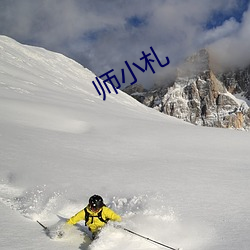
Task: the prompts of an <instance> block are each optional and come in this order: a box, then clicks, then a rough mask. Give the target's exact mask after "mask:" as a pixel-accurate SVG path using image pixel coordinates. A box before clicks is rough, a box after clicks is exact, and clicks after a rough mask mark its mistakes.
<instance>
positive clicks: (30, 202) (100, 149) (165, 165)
mask: <svg viewBox="0 0 250 250" xmlns="http://www.w3.org/2000/svg"><path fill="white" fill-rule="evenodd" d="M94 78H95V75H94V74H93V73H91V72H90V71H89V70H87V69H85V68H83V67H82V66H81V65H79V64H77V63H76V62H74V61H72V60H70V59H68V58H66V57H64V56H62V55H60V54H56V53H53V52H49V51H46V50H44V49H41V48H36V47H29V46H24V45H21V44H19V43H17V42H16V41H14V40H12V39H10V38H7V37H4V36H0V156H1V163H0V212H1V215H2V218H1V224H0V229H1V236H0V249H5V250H10V249H11V250H13V249H25V250H26V249H60V250H63V249H67V250H69V249H72V250H73V249H82V250H86V249H89V250H104V249H105V250H108V249H109V250H117V249H120V250H137V249H143V250H151V249H152V250H153V249H163V247H160V246H159V245H156V244H153V243H151V242H149V241H147V240H145V239H142V238H140V237H137V236H135V235H132V234H129V233H128V232H125V231H123V230H121V229H116V228H114V227H113V226H112V225H108V226H107V227H106V228H105V229H104V230H103V231H102V233H101V235H100V238H98V239H97V240H96V241H95V242H93V243H92V244H90V241H89V240H88V238H87V237H86V236H84V235H83V234H84V233H83V231H84V230H86V229H84V226H83V225H84V223H81V225H82V227H78V226H75V227H73V228H72V229H70V230H69V231H68V232H67V233H66V235H65V237H64V238H62V239H50V238H49V237H47V236H46V235H45V234H44V232H43V230H42V228H41V227H40V226H39V225H38V224H37V223H36V220H40V221H41V222H43V223H44V224H45V225H47V226H50V227H53V226H54V225H55V223H57V222H58V221H59V217H58V215H59V216H61V217H65V218H68V217H70V216H72V215H74V214H75V213H76V212H78V211H79V210H80V209H82V208H84V206H85V205H86V204H87V202H88V198H89V196H91V195H92V194H95V193H97V194H100V195H102V196H103V198H104V201H105V202H106V204H107V206H109V207H111V208H112V209H113V210H114V211H116V212H117V213H119V214H120V215H121V216H122V218H123V222H122V225H123V226H124V227H126V228H128V229H130V230H133V231H135V232H137V233H139V234H142V235H145V236H147V237H149V238H152V239H154V240H156V241H159V242H162V243H164V244H166V245H169V246H172V247H174V248H177V247H181V248H183V249H184V250H198V249H199V250H212V249H220V250H236V249H241V250H248V249H249V248H250V239H249V235H250V228H249V223H250V219H249V218H250V201H249V195H250V181H249V180H250V166H249V162H250V157H249V142H250V134H249V133H248V132H243V131H234V130H223V129H210V128H204V127H197V126H193V125H190V124H187V123H185V122H182V121H180V120H177V119H175V118H173V117H168V116H166V115H164V114H161V113H159V112H157V111H156V110H153V109H150V108H147V107H145V106H143V105H142V104H140V103H138V102H137V101H136V100H134V99H133V98H132V97H130V96H128V95H126V94H125V93H123V92H120V91H119V94H117V95H116V94H115V93H112V94H108V95H107V100H106V101H103V100H102V97H99V96H98V94H97V92H96V90H95V89H94V87H93V85H92V83H91V82H92V80H94Z"/></svg>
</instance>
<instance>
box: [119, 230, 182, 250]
mask: <svg viewBox="0 0 250 250" xmlns="http://www.w3.org/2000/svg"><path fill="white" fill-rule="evenodd" d="M122 229H123V230H125V231H127V232H129V233H131V234H134V235H137V236H139V237H141V238H143V239H145V240H148V241H151V242H154V243H156V244H158V245H161V246H163V247H166V248H169V249H171V250H180V248H173V247H170V246H167V245H165V244H162V243H160V242H158V241H155V240H152V239H150V238H148V237H145V236H143V235H141V234H138V233H135V232H133V231H131V230H129V229H127V228H124V227H123V228H122Z"/></svg>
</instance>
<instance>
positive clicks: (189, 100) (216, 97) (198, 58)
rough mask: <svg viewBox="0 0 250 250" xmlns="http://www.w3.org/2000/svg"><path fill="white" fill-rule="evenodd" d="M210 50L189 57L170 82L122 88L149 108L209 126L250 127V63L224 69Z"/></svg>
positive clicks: (202, 50) (203, 50)
mask: <svg viewBox="0 0 250 250" xmlns="http://www.w3.org/2000/svg"><path fill="white" fill-rule="evenodd" d="M221 68H223V67H221V66H220V67H218V65H216V63H215V62H214V60H213V58H212V56H211V53H210V52H209V50H207V49H201V50H200V51H198V52H197V53H195V54H194V55H192V56H190V57H188V58H187V59H186V60H185V61H184V62H183V63H182V64H181V65H180V66H179V67H178V68H177V69H176V77H175V80H174V81H173V82H172V83H171V84H170V85H169V83H168V84H164V83H163V84H160V85H159V84H158V85H154V86H153V87H152V88H151V89H148V90H147V89H145V88H144V87H143V86H142V85H139V84H137V85H131V86H128V87H126V88H125V89H124V90H123V91H124V92H126V93H127V94H130V95H131V96H133V97H134V98H135V99H137V100H138V101H139V102H141V103H143V104H145V105H146V106H148V107H151V108H154V109H157V110H158V111H160V112H162V113H165V114H167V115H170V116H174V117H177V118H180V119H182V120H184V121H187V122H190V123H193V124H196V125H202V126H209V127H221V128H234V129H245V130H247V129H249V127H250V109H249V103H250V66H248V67H245V68H240V67H239V68H237V69H235V68H234V69H228V68H227V69H225V68H224V69H223V70H221Z"/></svg>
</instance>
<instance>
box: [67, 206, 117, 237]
mask: <svg viewBox="0 0 250 250" xmlns="http://www.w3.org/2000/svg"><path fill="white" fill-rule="evenodd" d="M85 209H87V212H88V213H89V218H88V221H85V223H86V226H88V228H89V229H90V231H91V232H92V233H95V232H97V231H98V230H99V229H100V228H102V227H103V226H104V225H105V224H106V223H105V222H104V221H108V220H112V221H121V220H122V219H121V217H120V215H118V214H116V213H115V212H114V211H113V210H111V209H110V208H108V207H106V206H103V207H102V208H101V209H100V210H99V211H97V212H93V211H91V210H90V209H89V207H86V208H85ZM100 211H102V212H101V217H102V219H103V220H104V221H102V220H100V219H99V218H98V214H100ZM80 220H85V211H84V209H82V210H81V211H79V212H78V213H77V214H75V215H74V216H72V217H71V218H70V219H69V220H68V221H67V224H70V225H74V224H76V223H77V222H79V221H80Z"/></svg>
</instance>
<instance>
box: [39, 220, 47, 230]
mask: <svg viewBox="0 0 250 250" xmlns="http://www.w3.org/2000/svg"><path fill="white" fill-rule="evenodd" d="M36 222H37V223H38V224H39V225H40V226H42V227H43V229H44V230H48V228H47V227H45V226H44V225H43V224H42V223H41V222H39V221H38V220H37V221H36Z"/></svg>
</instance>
